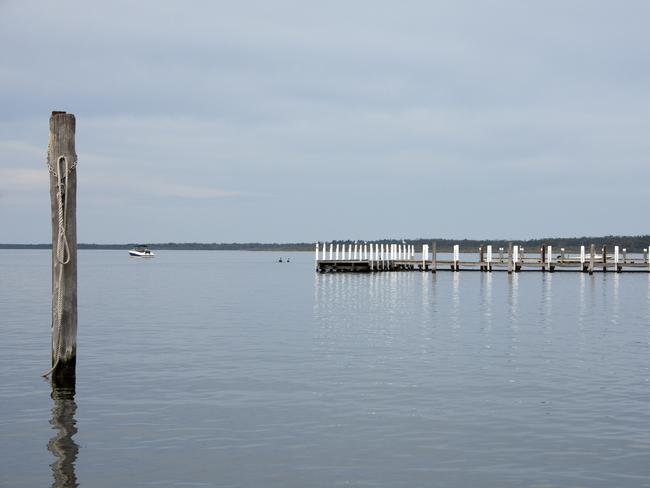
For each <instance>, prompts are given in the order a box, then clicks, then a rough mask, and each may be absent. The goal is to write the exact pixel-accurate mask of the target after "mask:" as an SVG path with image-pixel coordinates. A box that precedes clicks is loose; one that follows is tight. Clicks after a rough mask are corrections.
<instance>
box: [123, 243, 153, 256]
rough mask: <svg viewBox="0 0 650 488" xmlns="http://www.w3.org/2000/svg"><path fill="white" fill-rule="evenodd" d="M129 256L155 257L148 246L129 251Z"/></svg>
mask: <svg viewBox="0 0 650 488" xmlns="http://www.w3.org/2000/svg"><path fill="white" fill-rule="evenodd" d="M129 256H133V257H136V258H152V257H154V256H155V254H154V253H152V252H151V251H150V250H149V248H148V247H147V246H138V247H134V248H133V249H129Z"/></svg>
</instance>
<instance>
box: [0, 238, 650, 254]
mask: <svg viewBox="0 0 650 488" xmlns="http://www.w3.org/2000/svg"><path fill="white" fill-rule="evenodd" d="M402 241H403V242H404V243H405V244H413V245H415V246H416V249H418V250H419V249H420V248H421V246H422V244H429V245H430V244H431V243H432V242H433V241H435V242H436V246H437V249H438V251H440V252H448V251H450V250H451V249H452V247H453V246H454V244H459V245H460V249H461V250H462V251H476V250H477V249H478V248H479V247H480V246H485V245H487V244H491V245H492V247H493V249H494V250H496V249H498V248H499V247H503V248H506V249H507V247H508V243H509V242H512V243H513V244H517V245H519V246H524V248H528V249H529V250H531V251H532V250H533V249H538V248H540V247H541V246H553V247H554V248H557V249H559V248H561V247H563V248H565V249H576V248H579V247H580V246H581V245H584V246H587V247H588V246H589V245H591V244H595V245H596V248H597V249H598V248H601V247H602V246H607V247H608V248H611V249H613V246H615V245H616V246H620V247H621V248H626V249H627V250H628V251H629V252H642V251H643V250H644V249H647V248H648V246H650V235H648V234H645V235H638V236H613V235H610V236H601V237H588V236H583V237H549V238H543V239H523V240H516V239H440V238H437V239H436V238H428V239H424V238H418V239H403V240H402V239H378V240H373V241H363V240H350V239H348V240H334V241H328V244H329V243H330V242H331V243H332V244H334V245H336V244H339V245H341V244H345V245H348V244H355V243H357V244H363V243H364V242H373V243H377V244H392V243H395V242H402ZM139 245H143V243H127V244H85V243H80V244H78V245H77V247H78V249H114V250H123V249H131V248H133V247H136V246H139ZM146 245H147V246H149V247H150V248H151V249H158V250H178V251H282V252H288V251H313V250H314V243H313V242H290V243H265V242H232V243H216V242H213V243H202V242H164V243H163V242H160V243H148V244H146ZM51 247H52V245H51V244H0V249H51Z"/></svg>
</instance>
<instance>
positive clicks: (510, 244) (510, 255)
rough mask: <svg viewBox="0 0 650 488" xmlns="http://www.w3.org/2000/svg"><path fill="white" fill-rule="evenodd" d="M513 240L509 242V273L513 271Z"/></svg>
mask: <svg viewBox="0 0 650 488" xmlns="http://www.w3.org/2000/svg"><path fill="white" fill-rule="evenodd" d="M512 265H513V262H512V242H509V243H508V274H510V273H512Z"/></svg>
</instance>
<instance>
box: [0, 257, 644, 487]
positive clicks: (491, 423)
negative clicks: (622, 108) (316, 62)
mask: <svg viewBox="0 0 650 488" xmlns="http://www.w3.org/2000/svg"><path fill="white" fill-rule="evenodd" d="M279 257H280V254H275V253H254V252H224V251H218V252H210V251H200V252H182V251H170V252H164V251H160V252H158V253H157V257H156V258H154V259H151V260H138V259H130V258H128V256H126V253H125V252H118V251H80V252H79V338H78V343H79V348H78V364H77V389H76V396H75V397H74V398H73V399H71V398H67V397H59V398H55V399H52V398H50V393H51V389H50V386H49V384H48V383H46V382H44V381H43V380H42V379H41V378H40V374H41V373H42V372H43V371H45V370H47V369H48V363H49V343H50V330H49V327H50V274H49V273H50V253H49V251H34V250H29V251H13V250H2V251H0V332H1V334H2V342H1V343H0V454H1V456H0V486H3V487H4V486H7V487H13V486H16V487H27V486H29V487H33V486H47V485H51V484H52V483H54V484H55V485H56V486H74V484H75V483H78V484H79V486H82V487H84V486H85V487H115V486H146V487H150V486H156V487H159V486H173V487H186V486H190V487H196V486H224V487H230V486H232V487H249V486H251V487H258V486H265V487H267V486H272V487H273V486H277V487H305V486H322V487H331V486H339V485H343V486H375V487H396V486H397V487H401V486H404V487H407V486H408V487H416V486H440V487H459V488H461V487H463V488H464V487H468V486H476V487H495V488H497V487H499V488H500V487H608V488H610V487H613V486H616V487H643V486H650V427H649V426H650V383H649V380H650V370H649V367H650V362H649V361H648V357H649V352H650V281H649V279H650V275H648V274H646V273H634V274H633V273H626V274H618V275H617V274H611V273H610V274H604V275H603V274H597V275H593V276H588V275H584V274H579V273H554V274H543V273H521V274H517V275H510V276H509V275H507V274H505V273H491V274H486V273H462V272H461V273H449V272H439V273H437V274H435V275H433V274H430V273H418V272H412V273H383V274H358V275H356V274H355V275H352V274H326V275H317V274H315V273H314V272H313V254H311V253H304V254H303V253H295V254H291V255H290V257H291V263H278V262H277V260H278V258H279ZM282 257H285V258H286V257H287V255H286V254H285V255H282Z"/></svg>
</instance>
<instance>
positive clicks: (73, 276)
mask: <svg viewBox="0 0 650 488" xmlns="http://www.w3.org/2000/svg"><path fill="white" fill-rule="evenodd" d="M47 166H48V169H49V173H50V203H51V210H52V368H51V370H50V371H48V372H47V373H46V376H47V375H48V374H50V373H51V374H52V383H53V385H54V386H55V387H68V388H70V387H72V388H74V382H75V367H76V361H77V218H76V214H77V171H76V166H77V154H76V152H75V117H74V115H73V114H67V113H65V112H52V115H51V117H50V136H49V144H48V150H47Z"/></svg>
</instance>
